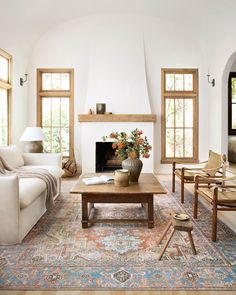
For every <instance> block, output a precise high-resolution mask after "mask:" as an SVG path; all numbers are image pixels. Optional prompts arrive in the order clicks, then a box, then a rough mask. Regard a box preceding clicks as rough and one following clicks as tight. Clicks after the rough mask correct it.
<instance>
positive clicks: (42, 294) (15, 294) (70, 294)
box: [0, 291, 236, 295]
mask: <svg viewBox="0 0 236 295" xmlns="http://www.w3.org/2000/svg"><path fill="white" fill-rule="evenodd" d="M0 294H3V295H32V294H33V295H226V294H227V295H235V294H236V291H0Z"/></svg>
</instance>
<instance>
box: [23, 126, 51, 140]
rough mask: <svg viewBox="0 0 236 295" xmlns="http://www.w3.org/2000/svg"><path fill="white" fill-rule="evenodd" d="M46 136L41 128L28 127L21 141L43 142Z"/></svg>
mask: <svg viewBox="0 0 236 295" xmlns="http://www.w3.org/2000/svg"><path fill="white" fill-rule="evenodd" d="M42 140H45V136H44V133H43V130H42V128H41V127H26V128H25V131H24V133H23V134H22V136H21V137H20V141H42Z"/></svg>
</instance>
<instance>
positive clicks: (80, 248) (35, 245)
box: [0, 181, 236, 290]
mask: <svg viewBox="0 0 236 295" xmlns="http://www.w3.org/2000/svg"><path fill="white" fill-rule="evenodd" d="M163 184H164V185H165V187H166V189H167V191H168V194H167V195H157V196H156V197H155V206H154V208H155V227H154V229H148V228H147V227H146V226H145V225H141V224H140V225H137V224H136V225H134V224H133V225H131V224H112V225H111V224H96V225H93V226H91V227H90V228H88V229H82V228H81V223H80V219H81V203H80V197H79V196H78V195H69V194H68V191H69V188H70V187H71V186H72V185H73V181H64V182H63V193H62V195H61V196H60V197H59V198H58V199H57V201H56V205H55V207H54V208H53V210H52V211H51V212H47V213H46V214H45V215H44V216H43V217H42V218H41V220H40V221H39V222H38V223H37V224H36V225H35V227H34V228H33V229H32V230H31V232H30V233H29V234H28V235H27V237H26V238H25V239H24V241H23V243H22V244H20V245H15V246H8V247H6V246H1V247H0V288H2V289H32V290H36V289H41V290H43V289H49V290H50V289H60V288H61V289H120V290H134V289H135V290H137V289H138V290H176V289H178V290H191V289H197V290H236V235H235V234H234V233H233V232H232V231H231V230H230V229H229V228H227V227H226V226H225V225H224V224H223V223H221V222H219V229H218V238H219V240H218V242H217V243H213V242H211V240H210V232H211V225H210V224H211V223H210V211H208V210H207V209H205V208H204V207H203V206H200V211H199V219H198V221H197V222H195V221H194V220H192V221H193V223H194V230H193V239H194V243H195V246H196V249H197V255H193V254H192V251H191V247H190V243H189V240H188V236H187V234H186V233H182V232H181V233H180V232H177V233H176V234H175V235H174V237H173V238H172V242H171V244H170V246H169V247H168V248H167V251H166V253H165V254H164V256H163V258H162V260H161V261H158V255H159V253H160V251H161V249H162V247H163V243H162V245H160V246H157V244H156V241H157V240H158V238H159V237H160V235H161V233H162V232H163V230H164V228H165V226H166V225H167V223H168V221H169V218H170V214H171V213H173V212H176V211H177V212H186V213H188V214H190V215H192V194H191V193H189V192H187V191H186V203H185V204H184V206H182V205H181V204H180V203H179V186H177V188H176V191H177V193H176V194H172V193H170V191H169V188H170V182H168V181H166V182H163ZM95 206H96V211H95V214H96V215H97V216H98V217H99V216H103V217H107V218H112V217H115V216H116V218H118V217H119V218H127V217H130V216H137V217H139V218H140V217H142V216H144V212H143V209H142V208H141V206H140V205H139V204H137V205H136V204H132V205H111V204H107V205H95Z"/></svg>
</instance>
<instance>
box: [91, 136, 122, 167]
mask: <svg viewBox="0 0 236 295" xmlns="http://www.w3.org/2000/svg"><path fill="white" fill-rule="evenodd" d="M121 162H122V161H121V160H120V159H119V158H118V157H117V156H116V155H115V150H114V149H113V148H112V142H96V172H110V171H114V170H116V169H121V168H122V166H121Z"/></svg>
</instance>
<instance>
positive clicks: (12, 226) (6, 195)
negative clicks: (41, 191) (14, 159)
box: [0, 175, 20, 245]
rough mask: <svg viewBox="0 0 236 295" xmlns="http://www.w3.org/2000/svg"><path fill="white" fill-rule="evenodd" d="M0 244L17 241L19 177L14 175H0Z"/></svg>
mask: <svg viewBox="0 0 236 295" xmlns="http://www.w3.org/2000/svg"><path fill="white" fill-rule="evenodd" d="M0 188H1V189H0V244H1V245H5V244H15V243H16V242H19V215H20V200H19V179H18V177H17V176H16V175H7V176H0Z"/></svg>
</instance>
